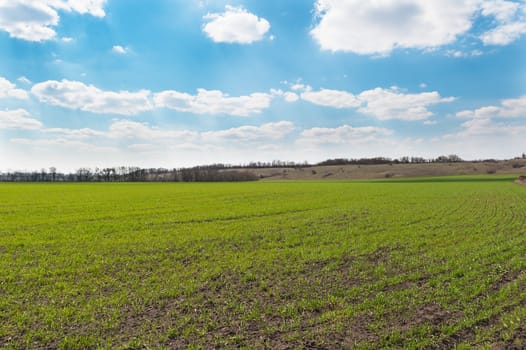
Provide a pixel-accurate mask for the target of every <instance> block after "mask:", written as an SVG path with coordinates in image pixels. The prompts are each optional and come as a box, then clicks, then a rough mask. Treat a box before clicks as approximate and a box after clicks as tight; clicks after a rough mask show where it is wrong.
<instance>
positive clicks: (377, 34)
mask: <svg viewBox="0 0 526 350" xmlns="http://www.w3.org/2000/svg"><path fill="white" fill-rule="evenodd" d="M315 6H316V15H317V19H318V21H317V24H316V26H315V27H314V28H313V29H312V30H311V35H312V37H313V38H314V39H315V40H316V41H317V42H318V44H319V45H320V47H321V48H322V49H323V50H329V51H344V52H354V53H357V54H362V55H389V54H390V53H391V52H392V51H393V50H395V49H407V48H413V49H422V50H425V51H433V50H435V49H437V48H439V47H442V46H445V45H449V44H453V43H455V42H456V41H457V39H458V38H460V37H461V36H466V37H467V35H472V36H474V35H473V34H475V33H470V31H471V30H472V28H473V23H474V22H475V21H477V20H478V19H480V18H481V17H491V18H493V19H494V21H493V22H490V23H489V24H488V25H489V29H487V31H486V32H485V33H483V34H481V35H479V38H480V39H481V40H482V42H483V43H484V44H485V45H507V44H509V43H511V42H512V41H514V40H516V39H518V38H519V37H520V36H522V35H523V34H526V23H525V18H526V3H524V1H521V2H517V1H506V0H462V1H458V0H426V1H422V0H403V1H398V0H378V1H360V0H317V2H316V5H315ZM475 35H477V34H475ZM478 52H480V51H477V50H474V51H472V52H468V53H465V52H462V51H460V50H457V49H450V50H448V51H447V54H448V55H449V56H452V57H468V56H477V55H478V54H477V53H478ZM479 54H480V53H479Z"/></svg>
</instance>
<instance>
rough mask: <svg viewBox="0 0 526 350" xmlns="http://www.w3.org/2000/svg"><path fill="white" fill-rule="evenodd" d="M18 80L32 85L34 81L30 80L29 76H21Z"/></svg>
mask: <svg viewBox="0 0 526 350" xmlns="http://www.w3.org/2000/svg"><path fill="white" fill-rule="evenodd" d="M17 81H19V82H21V83H22V84H26V85H30V84H32V81H31V80H29V79H28V78H27V77H24V76H21V77H19V78H18V79H17Z"/></svg>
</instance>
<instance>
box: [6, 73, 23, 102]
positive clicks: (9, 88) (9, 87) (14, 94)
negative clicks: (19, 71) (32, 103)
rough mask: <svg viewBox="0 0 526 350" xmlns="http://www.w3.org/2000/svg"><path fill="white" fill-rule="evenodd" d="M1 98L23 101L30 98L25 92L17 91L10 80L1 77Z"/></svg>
mask: <svg viewBox="0 0 526 350" xmlns="http://www.w3.org/2000/svg"><path fill="white" fill-rule="evenodd" d="M19 79H20V78H19ZM0 98H17V99H22V100H23V99H27V98H28V94H27V92H26V91H25V90H21V89H17V88H16V85H15V84H13V83H11V82H10V81H9V80H7V79H5V78H2V77H0Z"/></svg>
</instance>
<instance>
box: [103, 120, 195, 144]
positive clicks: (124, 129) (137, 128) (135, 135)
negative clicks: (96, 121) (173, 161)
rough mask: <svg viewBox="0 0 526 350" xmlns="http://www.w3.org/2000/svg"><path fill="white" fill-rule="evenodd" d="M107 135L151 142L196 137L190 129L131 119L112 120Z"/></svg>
mask: <svg viewBox="0 0 526 350" xmlns="http://www.w3.org/2000/svg"><path fill="white" fill-rule="evenodd" d="M107 135H108V136H109V137H112V138H119V139H143V140H149V141H152V142H153V141H156V140H157V141H158V140H160V139H172V140H174V141H176V140H179V141H180V140H191V139H194V138H196V137H197V133H195V132H192V131H186V130H183V131H178V130H164V129H160V128H157V127H152V126H149V125H148V124H146V123H138V122H134V121H131V120H118V121H115V122H113V123H112V124H111V125H110V127H109V131H108V134H107Z"/></svg>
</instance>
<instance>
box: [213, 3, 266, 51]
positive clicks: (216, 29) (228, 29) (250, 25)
mask: <svg viewBox="0 0 526 350" xmlns="http://www.w3.org/2000/svg"><path fill="white" fill-rule="evenodd" d="M203 19H204V20H205V21H206V24H205V25H204V26H203V31H204V32H205V33H206V35H207V36H208V37H209V38H210V39H212V40H213V41H214V42H222V43H238V44H250V43H252V42H254V41H259V40H262V39H263V38H264V36H265V34H266V33H267V32H268V31H269V29H270V23H269V22H268V21H267V20H266V19H264V18H260V17H258V16H256V15H254V14H253V13H250V12H248V11H247V10H246V9H244V8H242V7H234V6H229V5H227V6H226V8H225V12H223V13H209V14H207V15H206V16H204V17H203Z"/></svg>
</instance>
